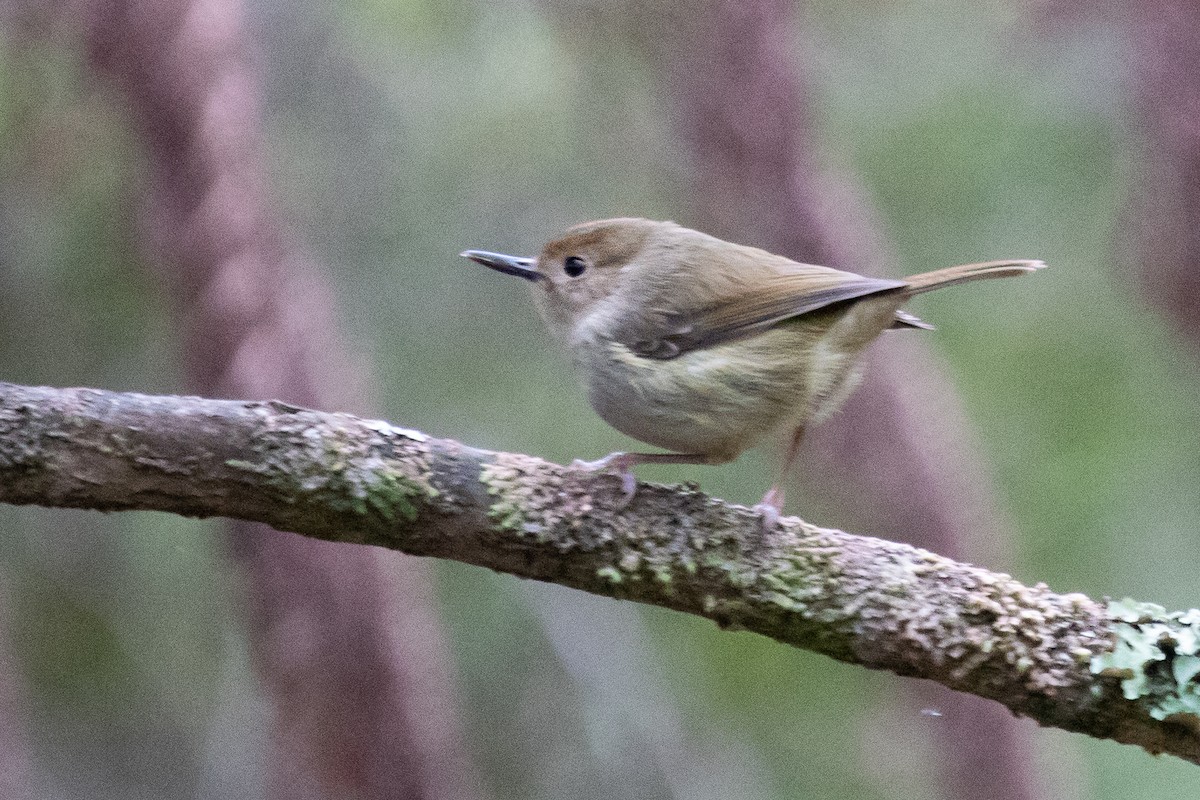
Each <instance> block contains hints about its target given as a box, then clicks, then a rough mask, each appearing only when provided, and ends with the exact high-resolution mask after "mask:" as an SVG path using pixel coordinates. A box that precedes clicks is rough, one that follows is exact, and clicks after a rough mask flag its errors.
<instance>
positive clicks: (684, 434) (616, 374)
mask: <svg viewBox="0 0 1200 800" xmlns="http://www.w3.org/2000/svg"><path fill="white" fill-rule="evenodd" d="M462 255H463V256H465V257H466V258H469V259H471V260H472V261H475V262H477V263H480V264H483V265H484V266H487V267H491V268H492V269H494V270H497V271H499V272H504V273H506V274H509V275H517V276H519V277H522V278H525V279H527V280H529V281H530V282H531V283H532V284H533V287H532V288H533V296H534V300H535V302H536V303H537V306H538V309H539V310H540V311H541V313H542V317H543V318H544V319H545V321H546V325H547V326H548V327H549V329H550V334H551V336H552V337H553V338H554V339H555V340H557V341H559V342H561V343H562V344H564V345H565V346H566V348H567V350H568V351H569V352H570V353H571V356H572V358H573V359H574V361H575V365H576V367H577V368H578V370H579V373H580V376H581V378H582V380H583V382H584V385H585V387H586V389H587V395H588V399H589V400H590V401H591V404H592V407H593V408H594V409H596V412H597V413H598V414H599V415H600V416H601V417H602V418H603V419H604V420H605V421H606V422H607V423H608V424H610V425H612V426H613V427H614V428H616V429H617V430H619V431H621V432H622V433H625V434H628V435H629V436H632V437H633V438H635V439H638V440H640V441H643V442H646V443H648V444H652V445H655V446H657V447H662V448H665V449H666V450H669V451H671V452H668V453H612V454H611V455H609V456H606V457H605V458H602V459H600V460H599V461H593V462H576V463H575V466H578V467H583V468H587V469H605V470H612V471H615V472H618V473H620V474H621V476H622V480H623V485H624V487H625V491H626V494H627V495H628V496H632V494H633V491H634V486H635V485H636V484H635V481H634V478H633V472H632V470H633V467H634V466H636V465H638V464H648V463H658V464H664V463H669V464H722V463H725V462H727V461H732V460H733V459H735V458H737V457H738V455H740V454H741V452H742V451H743V450H745V449H747V448H749V447H751V446H753V445H755V444H757V443H759V442H760V441H762V440H763V439H764V438H766V437H767V436H769V435H770V434H772V433H773V432H775V431H778V430H782V429H788V430H791V431H793V433H792V436H791V443H790V445H789V446H788V448H787V453H786V455H785V457H784V460H783V467H782V469H781V471H780V475H779V480H778V481H777V482H776V483H775V485H774V486H773V487H772V488H771V490H770V491H768V492H767V494H766V495H765V496H764V497H763V499H762V502H761V503H760V504H759V508H760V510H761V511H762V512H763V513H764V518H765V521H766V522H767V524H768V525H770V524H773V523H774V520H775V519H776V518H777V517H778V515H779V513H780V511H781V510H782V507H783V490H782V485H783V480H784V478H785V477H786V476H787V473H788V471H789V470H790V468H791V466H792V464H793V462H794V461H795V458H796V455H797V450H798V449H799V446H800V440H801V437H802V435H803V433H804V430H805V428H807V427H810V426H812V425H815V424H817V423H819V422H821V421H822V420H824V419H825V418H827V417H828V416H829V415H830V414H831V413H832V412H833V411H834V410H836V409H837V407H838V406H839V405H841V403H842V402H843V401H844V400H845V399H846V397H847V395H849V394H850V392H851V391H852V390H853V389H854V387H855V386H856V385H857V384H858V381H859V379H860V378H861V366H860V365H859V363H858V358H859V355H860V354H861V353H862V351H863V349H864V348H866V346H867V345H868V344H870V343H871V342H872V341H873V340H874V339H875V337H877V336H879V334H881V333H883V331H885V330H887V329H889V328H930V327H932V326H930V325H927V324H926V323H924V322H922V321H921V320H920V319H918V318H917V317H914V316H912V315H911V314H909V313H907V312H905V311H903V310H901V306H902V305H904V304H905V303H906V302H907V301H908V300H909V298H911V297H912V296H913V295H916V294H921V293H922V292H928V291H930V290H932V289H940V288H941V287H943V286H951V285H953V284H956V283H965V282H966V281H973V280H978V279H982V278H1003V277H1008V276H1012V275H1021V274H1023V273H1026V272H1031V271H1033V270H1036V269H1040V268H1041V267H1043V266H1045V265H1044V264H1043V263H1042V262H1040V261H1024V260H1019V261H989V262H985V263H982V264H965V265H963V266H958V267H949V268H948V269H940V270H936V271H934V272H926V273H923V274H921V275H913V276H911V277H909V278H906V279H904V280H887V279H883V278H866V277H863V276H861V275H855V274H854V273H852V272H842V271H841V270H836V269H830V268H828V267H817V266H813V265H811V264H800V263H797V262H795V261H791V260H790V259H787V258H784V257H782V256H777V255H774V254H772V253H768V252H767V251H765V250H759V249H758V248H754V247H746V246H743V245H737V244H732V243H730V242H726V241H722V240H721V239H717V238H714V237H712V236H708V235H707V234H703V233H700V232H698V231H694V230H689V229H688V228H684V227H681V226H679V225H676V224H675V223H674V222H655V221H652V220H647V219H632V218H631V219H607V220H600V221H598V222H586V223H583V224H581V225H576V226H575V227H573V228H571V229H569V230H568V231H567V232H566V233H565V234H564V235H563V236H562V237H560V238H558V239H555V240H553V241H551V242H550V243H549V244H547V245H546V246H545V248H544V249H543V250H542V254H541V255H540V256H538V257H537V258H536V259H534V258H522V257H517V256H507V255H502V254H500V253H490V252H486V251H483V250H467V251H466V252H464V253H462Z"/></svg>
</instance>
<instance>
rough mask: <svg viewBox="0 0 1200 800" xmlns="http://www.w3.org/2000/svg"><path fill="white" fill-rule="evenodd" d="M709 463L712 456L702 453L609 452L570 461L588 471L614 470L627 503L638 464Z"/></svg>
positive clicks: (635, 481) (578, 467)
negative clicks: (583, 459)
mask: <svg viewBox="0 0 1200 800" xmlns="http://www.w3.org/2000/svg"><path fill="white" fill-rule="evenodd" d="M711 463H713V460H712V458H711V457H710V456H706V455H704V454H702V453H609V454H608V455H606V456H605V457H604V458H600V459H597V460H595V461H581V460H579V459H578V458H577V459H575V460H574V461H572V462H571V467H572V468H573V469H582V470H587V471H588V472H614V473H616V474H617V475H620V476H621V489H622V491H624V492H625V503H626V504H627V505H628V503H629V501H630V500H632V499H633V495H634V493H635V492H637V478H635V477H634V476H633V468H634V467H636V466H637V465H638V464H711Z"/></svg>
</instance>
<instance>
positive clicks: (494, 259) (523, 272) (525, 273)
mask: <svg viewBox="0 0 1200 800" xmlns="http://www.w3.org/2000/svg"><path fill="white" fill-rule="evenodd" d="M459 255H460V256H462V257H463V258H469V259H471V260H472V261H474V262H475V263H476V264H483V265H484V266H485V267H489V268H491V269H494V270H496V271H497V272H503V273H504V274H505V275H516V276H517V277H518V278H524V279H525V280H527V281H536V280H540V279H541V278H542V277H543V276H542V273H540V272H538V271H537V259H536V258H526V257H524V256H506V255H504V254H503V253H489V252H488V251H487V250H464V251H462V252H461V253H459Z"/></svg>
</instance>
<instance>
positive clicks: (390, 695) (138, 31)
mask: <svg viewBox="0 0 1200 800" xmlns="http://www.w3.org/2000/svg"><path fill="white" fill-rule="evenodd" d="M88 11H89V14H90V18H89V22H90V26H91V27H90V31H89V47H90V52H91V58H92V63H93V64H94V66H95V68H96V69H97V70H98V71H100V72H101V73H102V74H104V75H106V76H108V77H109V78H111V79H112V80H113V82H114V83H115V84H116V85H117V86H119V87H120V88H121V90H122V91H123V92H124V93H125V95H126V97H127V98H128V101H129V105H130V106H131V109H132V111H133V115H134V120H135V124H136V126H137V129H138V132H139V133H140V134H141V136H142V137H143V139H144V141H145V144H146V148H147V153H148V156H149V161H150V173H149V180H150V187H149V192H148V194H147V196H146V202H145V211H144V229H145V230H144V233H145V234H146V236H147V237H148V240H149V243H148V244H149V246H148V250H149V251H150V253H151V255H152V260H154V261H155V262H156V263H158V264H159V265H160V268H161V270H162V274H163V277H164V280H165V283H166V284H167V286H168V287H169V289H170V291H171V292H172V294H173V295H174V297H175V300H176V302H177V307H178V309H179V319H180V324H181V327H182V329H183V340H184V355H185V362H186V374H187V378H188V383H189V387H188V388H189V389H191V390H193V391H196V392H200V393H203V394H206V395H209V396H213V397H231V398H279V399H282V400H285V401H288V402H292V403H296V404H300V405H304V406H312V407H317V408H326V409H338V410H365V408H366V407H367V406H368V405H369V404H368V403H367V401H366V400H365V399H364V391H365V385H366V376H365V370H364V369H363V367H362V365H361V364H360V363H359V361H358V359H357V358H356V357H355V356H354V355H353V354H351V353H350V352H349V350H348V349H347V348H346V347H345V345H344V343H343V341H342V340H341V338H340V337H339V335H338V333H337V331H338V326H337V320H336V315H335V313H334V310H333V309H334V303H333V293H332V291H331V289H330V287H329V286H328V284H327V281H326V278H325V277H324V275H323V274H322V273H321V270H320V269H319V268H318V266H317V265H316V264H314V263H313V262H312V261H310V260H309V259H307V258H306V257H304V256H303V255H302V254H301V253H300V252H299V250H298V249H297V247H296V246H294V245H293V244H292V243H291V242H290V241H289V240H288V237H287V236H286V235H285V234H284V233H283V232H282V230H281V226H280V223H279V221H278V219H277V218H276V214H275V212H274V210H273V209H272V208H271V206H270V204H269V202H268V196H269V189H268V186H267V179H266V173H265V168H264V165H263V152H262V144H261V138H262V134H261V130H260V127H261V111H260V106H259V96H258V95H259V87H258V83H257V75H256V73H255V70H254V69H253V68H252V60H253V56H252V52H251V50H250V47H249V44H248V42H247V40H246V35H245V33H244V31H243V22H242V9H241V6H240V3H238V2H237V0H161V2H154V3H144V2H133V0H93V1H92V2H90V4H89V6H88ZM230 537H231V542H232V545H233V547H232V549H233V552H234V554H235V556H236V558H237V560H238V561H239V562H240V563H241V565H242V566H243V568H244V569H245V570H246V572H247V573H248V575H249V577H250V587H249V593H250V603H249V606H248V613H249V622H250V629H251V638H252V641H253V646H254V651H255V655H256V660H257V662H258V667H259V670H260V674H261V676H262V680H263V682H264V683H265V685H266V686H267V689H268V692H269V694H270V696H271V698H272V700H273V701H274V704H275V708H276V712H277V719H276V725H275V735H274V737H273V739H274V741H273V745H274V747H275V753H274V758H273V759H272V763H271V764H270V765H269V769H270V771H271V775H270V776H268V785H269V786H270V787H271V793H272V795H273V796H275V797H279V798H289V800H294V799H295V798H325V797H328V798H341V797H355V798H400V797H403V798H413V799H418V798H427V799H432V798H438V799H439V800H450V799H451V798H470V797H477V796H478V790H477V788H476V786H475V782H474V779H473V772H472V769H471V767H470V765H469V763H468V760H467V758H466V756H465V754H464V751H463V749H462V746H461V744H460V740H459V731H458V725H457V721H456V714H455V710H454V702H453V700H454V693H453V687H452V685H451V681H450V679H449V678H448V677H446V676H448V675H450V674H452V670H451V669H450V666H449V659H448V657H447V652H446V645H445V643H444V635H443V633H442V631H441V629H440V626H439V623H438V620H437V618H436V615H435V611H434V607H433V596H432V585H431V577H430V575H429V570H428V567H427V566H426V565H425V564H423V563H421V562H419V561H417V560H412V559H406V558H402V557H398V556H397V555H396V554H394V553H388V552H384V551H380V550H375V549H369V548H350V547H340V546H337V545H331V544H326V543H321V542H315V541H312V540H308V539H303V538H301V537H298V536H294V535H291V534H282V533H278V532H275V531H272V530H270V529H267V528H264V527H262V526H256V525H252V524H244V523H233V524H232V525H231V532H230Z"/></svg>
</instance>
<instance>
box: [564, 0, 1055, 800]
mask: <svg viewBox="0 0 1200 800" xmlns="http://www.w3.org/2000/svg"><path fill="white" fill-rule="evenodd" d="M623 8H625V9H627V10H628V13H629V15H630V16H629V19H628V20H627V22H626V24H627V27H623V28H622V29H621V30H620V32H619V33H620V35H622V36H625V37H627V38H628V39H630V40H632V41H634V42H636V43H637V45H638V46H639V47H640V48H641V49H642V50H643V52H644V53H645V54H646V56H647V58H648V60H649V61H650V62H651V63H652V64H653V65H654V66H655V69H656V70H657V71H658V73H659V81H660V83H661V86H662V90H661V94H662V97H663V98H664V105H665V107H666V110H667V113H668V114H669V115H670V117H671V122H672V124H673V126H674V128H675V130H676V132H677V135H678V136H679V137H680V138H681V139H682V140H683V141H684V142H686V144H687V146H688V148H689V149H688V156H689V158H690V161H691V163H690V164H689V171H690V175H691V179H692V192H691V194H690V196H689V197H688V198H687V200H686V201H685V205H688V206H690V207H691V214H690V215H689V216H688V218H687V221H689V222H691V223H693V224H694V225H695V226H696V227H698V228H700V229H702V230H705V231H706V232H708V233H712V234H714V235H716V236H719V237H722V238H725V239H730V240H733V241H736V242H739V243H743V244H750V245H756V246H759V247H763V248H766V249H768V250H771V251H774V252H777V253H781V254H784V255H787V256H789V257H791V258H794V259H797V260H799V261H805V262H810V263H817V264H824V265H828V266H833V267H840V268H843V269H849V270H852V271H856V272H865V273H867V274H877V275H882V274H886V273H887V272H889V271H891V270H892V269H893V267H892V259H890V258H889V256H888V254H887V252H886V248H885V246H884V245H883V243H882V241H881V239H880V237H879V235H878V234H877V233H876V231H877V229H878V226H876V225H875V224H873V222H872V220H871V219H870V212H869V209H868V203H867V202H866V201H865V200H864V199H863V198H862V197H861V196H860V195H859V193H858V192H856V191H855V189H854V187H853V185H852V183H851V182H850V181H849V180H848V179H847V178H845V177H844V176H837V177H835V176H831V175H830V174H829V173H828V172H827V171H826V170H824V169H822V167H821V165H820V163H819V155H818V148H817V145H816V141H815V139H816V132H815V124H814V118H813V117H814V115H813V111H812V105H811V99H810V94H811V85H810V83H811V82H810V79H808V78H807V77H806V76H805V74H804V72H803V66H804V65H805V64H806V63H808V62H807V61H806V59H805V57H804V56H805V53H804V40H803V36H802V26H801V21H800V19H799V18H798V15H797V13H796V8H797V5H796V3H794V2H792V0H690V1H689V0H681V2H678V3H675V4H673V5H672V6H671V7H669V9H663V8H661V7H657V6H656V7H654V8H652V9H651V8H646V9H642V7H640V6H634V5H632V4H623ZM586 19H588V20H589V21H590V22H591V23H592V24H593V25H597V24H602V20H603V17H602V15H601V14H599V13H596V12H594V9H593V13H592V14H591V15H590V16H588V17H587V18H586ZM980 257H981V258H985V257H986V254H981V256H980ZM901 336H903V340H902V341H898V342H897V341H893V340H892V337H891V336H888V337H885V339H886V340H887V341H885V342H884V343H883V344H882V345H877V346H876V347H875V348H874V349H873V350H872V352H871V354H870V356H869V362H870V363H869V367H868V371H867V379H866V381H865V382H864V384H863V386H862V387H861V388H860V389H859V390H858V391H857V393H856V394H855V395H854V397H853V398H852V399H851V401H850V402H849V403H848V404H847V407H846V408H845V410H844V412H843V413H841V414H839V415H837V416H835V418H834V419H832V420H831V421H830V422H828V423H826V424H825V425H824V426H823V427H821V428H818V429H817V430H815V431H814V432H813V433H812V435H811V436H810V437H809V438H808V440H807V442H806V446H805V450H806V451H807V456H806V457H805V458H804V459H803V460H802V463H801V465H800V467H799V469H798V473H799V475H800V480H801V481H802V482H803V484H804V492H803V496H810V497H811V496H813V494H821V495H824V496H826V497H831V498H833V499H839V498H840V499H843V500H847V501H849V500H850V499H851V498H852V499H853V500H852V502H843V503H841V504H840V505H841V507H842V508H846V509H855V510H856V512H855V513H856V518H855V519H854V520H850V521H849V522H851V523H852V524H853V525H855V526H856V527H860V528H861V529H863V530H869V531H872V532H873V533H876V534H878V535H882V536H884V537H886V538H891V539H894V540H898V541H908V542H910V543H912V544H916V545H918V546H921V547H926V548H929V549H931V550H934V551H936V552H938V553H941V554H943V555H946V556H949V557H951V558H956V559H964V560H973V561H979V562H981V563H984V564H987V565H998V564H1005V563H1008V562H1009V561H1011V558H1010V556H1009V553H1008V545H1007V541H1008V532H1009V530H1010V525H1009V523H1008V521H1007V519H1006V518H1005V517H1004V515H1003V514H1002V513H1001V511H1000V510H999V509H998V508H997V506H996V501H995V498H994V496H993V493H992V490H991V487H990V481H989V477H988V475H987V470H986V469H985V468H984V467H983V465H982V464H981V463H980V462H979V460H978V458H977V457H976V456H975V455H974V453H975V452H977V450H978V447H977V445H976V443H975V441H974V438H973V436H972V434H971V430H970V427H969V425H968V424H967V422H966V421H965V419H964V415H963V413H962V410H961V406H960V404H959V402H958V400H957V399H956V396H955V393H954V389H953V386H952V385H951V383H950V381H949V379H948V378H947V377H946V375H945V373H944V371H943V369H942V367H941V365H940V363H939V361H938V360H937V359H936V358H935V357H933V355H932V354H931V353H930V352H929V350H928V349H927V348H926V345H925V343H924V342H923V341H922V340H921V338H920V336H919V335H908V336H905V335H904V334H897V336H896V338H897V339H898V338H900V337H901ZM842 521H844V520H839V522H842ZM895 691H896V693H897V694H898V695H900V696H902V697H904V698H905V699H904V701H903V703H904V705H906V706H908V707H909V710H908V712H907V713H911V714H913V715H915V714H917V713H918V709H919V708H923V707H927V706H932V707H934V708H935V709H937V711H938V712H939V713H940V715H941V716H940V718H939V722H940V723H941V724H940V725H938V726H936V728H935V730H937V731H938V733H939V734H940V735H939V737H938V740H937V742H936V746H937V748H938V750H939V752H940V755H941V761H942V763H941V765H940V766H941V769H940V773H939V775H938V778H939V780H940V793H941V795H942V796H943V797H946V798H963V797H971V798H977V799H982V798H1006V799H1010V800H1011V799H1012V798H1038V797H1042V796H1044V795H1043V790H1042V788H1041V782H1040V780H1039V777H1038V775H1037V774H1036V773H1035V770H1034V768H1033V766H1032V764H1031V756H1032V752H1033V748H1032V744H1031V741H1030V736H1031V733H1032V731H1033V730H1034V729H1035V726H1034V725H1033V724H1032V723H1030V722H1028V721H1021V720H1017V719H1015V718H1013V717H1012V716H1011V715H1010V714H1009V713H1008V712H1007V711H1006V710H1005V709H1003V708H1001V707H1000V706H998V705H996V704H994V703H988V702H986V701H982V700H979V699H978V698H973V697H967V696H965V695H960V694H955V693H952V692H949V691H946V690H943V689H941V688H940V687H935V686H926V685H922V684H905V683H900V682H897V683H896V684H895ZM865 758H868V759H871V760H872V761H874V760H877V759H876V757H874V756H869V755H868V756H865Z"/></svg>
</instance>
